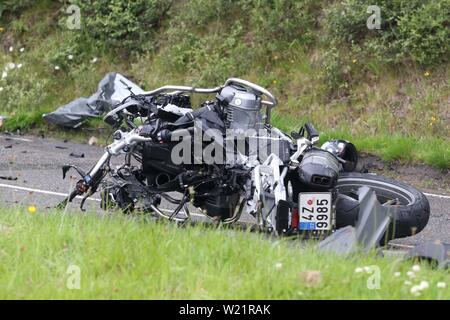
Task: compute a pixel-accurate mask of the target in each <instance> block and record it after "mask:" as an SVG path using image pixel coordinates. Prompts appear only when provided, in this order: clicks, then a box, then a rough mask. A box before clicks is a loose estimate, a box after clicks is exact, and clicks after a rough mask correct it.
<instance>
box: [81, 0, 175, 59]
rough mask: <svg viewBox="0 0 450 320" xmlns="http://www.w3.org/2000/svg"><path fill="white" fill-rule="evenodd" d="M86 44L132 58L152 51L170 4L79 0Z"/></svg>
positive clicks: (140, 0)
mask: <svg viewBox="0 0 450 320" xmlns="http://www.w3.org/2000/svg"><path fill="white" fill-rule="evenodd" d="M74 3H75V4H77V5H78V6H80V9H81V14H82V19H83V20H82V24H83V25H82V32H81V33H79V34H80V36H81V37H82V38H83V40H93V41H95V43H96V44H97V45H98V46H100V47H103V48H106V49H108V50H109V49H114V50H117V51H120V52H121V53H126V54H128V53H129V52H133V51H145V50H149V49H152V48H153V47H154V44H153V43H152V40H153V38H154V37H153V33H154V32H155V31H156V30H157V29H158V27H159V26H160V24H161V21H162V19H163V18H164V17H165V15H166V13H167V11H168V10H169V8H170V7H171V4H172V1H167V0H135V1H122V0H107V1H105V0H102V1H97V0H76V1H75V2H74Z"/></svg>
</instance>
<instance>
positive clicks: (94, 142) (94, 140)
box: [88, 137, 98, 146]
mask: <svg viewBox="0 0 450 320" xmlns="http://www.w3.org/2000/svg"><path fill="white" fill-rule="evenodd" d="M88 144H89V145H90V146H95V145H97V144H98V139H97V138H96V137H90V138H89V141H88Z"/></svg>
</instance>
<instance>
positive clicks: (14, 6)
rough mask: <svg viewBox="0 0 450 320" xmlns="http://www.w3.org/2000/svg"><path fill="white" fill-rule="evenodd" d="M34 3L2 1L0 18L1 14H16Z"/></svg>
mask: <svg viewBox="0 0 450 320" xmlns="http://www.w3.org/2000/svg"><path fill="white" fill-rule="evenodd" d="M34 2H35V1H33V0H2V1H1V2H0V18H1V17H2V15H3V12H9V13H16V12H18V11H20V10H22V9H24V8H27V7H30V6H31V5H32V4H33V3H34Z"/></svg>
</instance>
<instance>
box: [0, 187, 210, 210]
mask: <svg viewBox="0 0 450 320" xmlns="http://www.w3.org/2000/svg"><path fill="white" fill-rule="evenodd" d="M0 188H7V189H13V190H21V191H28V192H35V193H42V194H48V195H52V196H58V197H64V198H65V197H67V196H68V194H66V193H61V192H54V191H48V190H42V189H33V188H26V187H20V186H14V185H9V184H4V183H0ZM77 198H78V199H83V197H82V196H77ZM88 200H91V201H97V202H100V201H102V200H101V199H98V198H88ZM160 210H161V211H163V212H167V213H172V212H173V211H171V210H168V209H162V208H161V209H160ZM190 214H191V216H195V217H205V216H204V215H203V214H199V213H194V212H191V213H190Z"/></svg>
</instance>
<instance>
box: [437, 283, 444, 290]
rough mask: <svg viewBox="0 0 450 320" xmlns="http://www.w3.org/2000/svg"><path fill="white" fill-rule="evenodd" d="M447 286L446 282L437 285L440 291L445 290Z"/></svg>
mask: <svg viewBox="0 0 450 320" xmlns="http://www.w3.org/2000/svg"><path fill="white" fill-rule="evenodd" d="M446 286H447V284H446V283H445V282H438V283H436V287H438V288H439V289H444V288H445V287H446Z"/></svg>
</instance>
